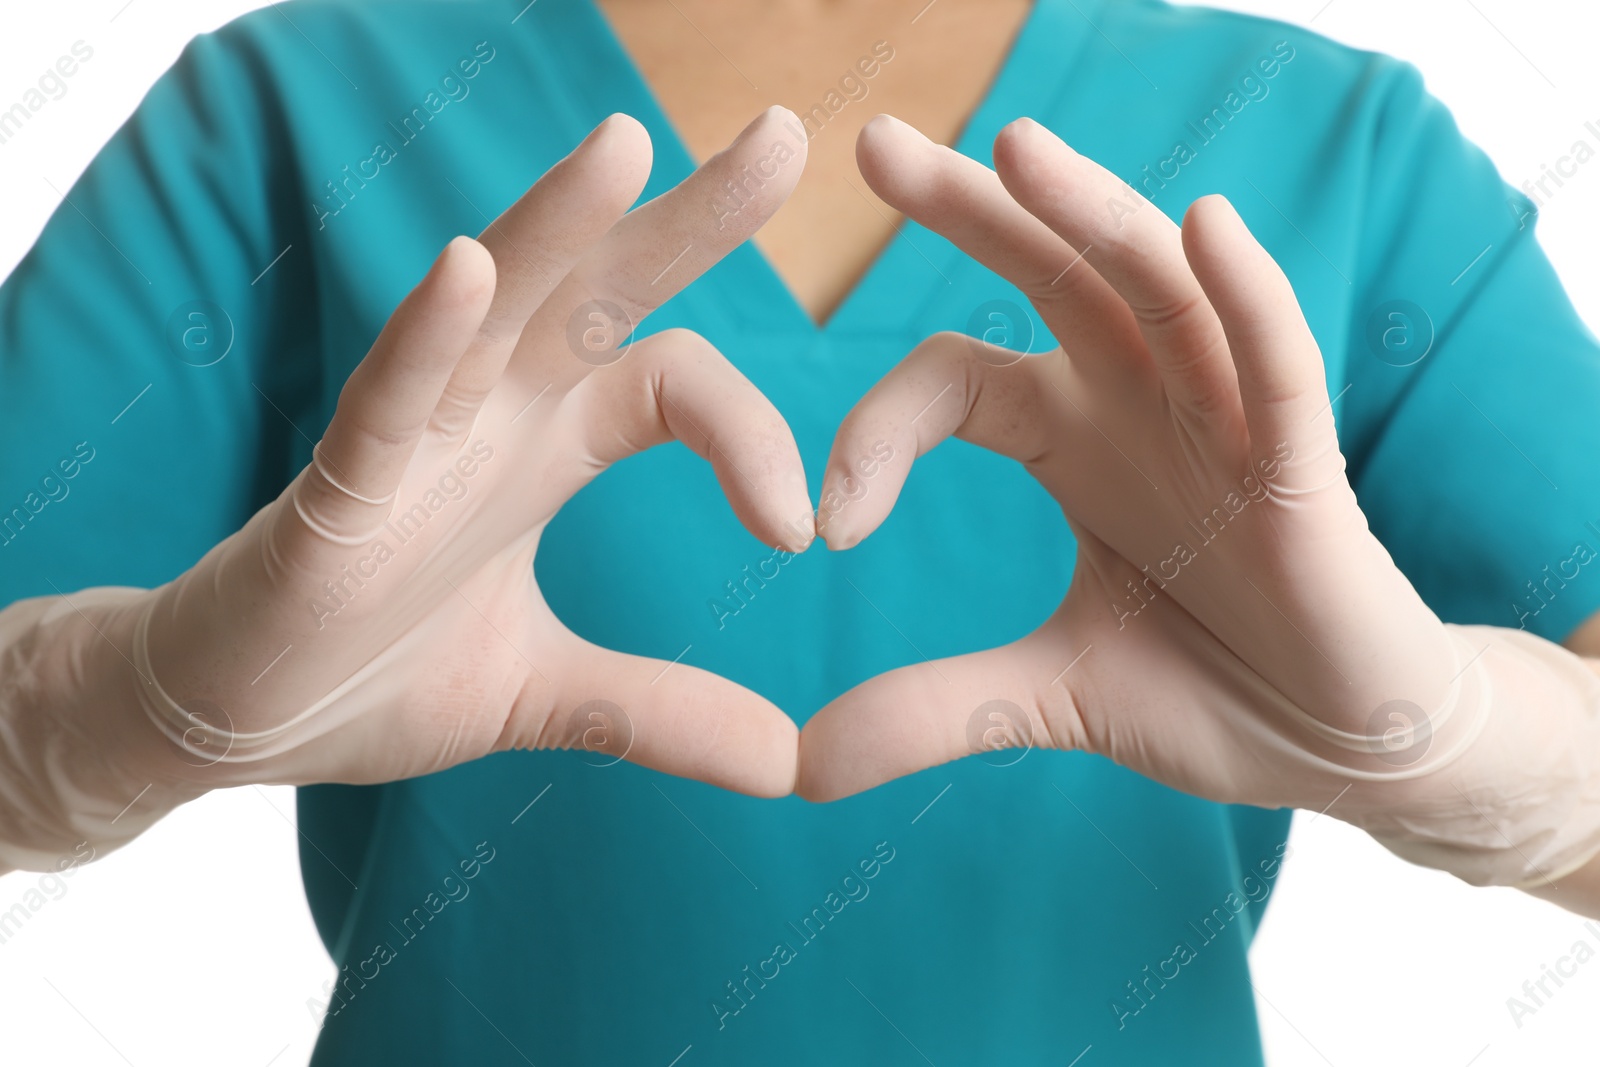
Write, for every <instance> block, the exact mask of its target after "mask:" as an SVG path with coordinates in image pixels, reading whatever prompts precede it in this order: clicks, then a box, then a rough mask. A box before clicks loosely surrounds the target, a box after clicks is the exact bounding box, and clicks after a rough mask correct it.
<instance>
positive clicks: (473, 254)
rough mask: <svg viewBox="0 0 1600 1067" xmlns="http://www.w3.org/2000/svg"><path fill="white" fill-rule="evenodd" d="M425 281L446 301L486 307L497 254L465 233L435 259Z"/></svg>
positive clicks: (491, 289)
mask: <svg viewBox="0 0 1600 1067" xmlns="http://www.w3.org/2000/svg"><path fill="white" fill-rule="evenodd" d="M425 281H426V282H427V284H428V285H429V286H430V287H432V288H433V290H434V292H433V295H434V296H436V297H437V298H438V299H439V300H440V301H442V302H444V303H447V304H450V305H453V306H458V307H475V306H476V305H478V304H482V305H483V306H484V307H485V308H487V307H488V302H489V300H490V299H492V298H493V296H494V287H495V265H494V255H493V254H492V253H490V251H489V250H488V249H487V248H485V247H484V246H483V245H482V244H480V243H478V242H477V241H475V240H473V239H472V238H471V237H467V236H466V235H464V234H463V235H461V236H459V237H455V238H452V239H451V241H450V243H449V244H447V245H445V246H444V249H443V250H442V251H441V252H440V253H439V255H438V258H436V259H435V260H434V261H433V266H432V267H431V268H430V269H429V271H428V275H427V278H426V279H425Z"/></svg>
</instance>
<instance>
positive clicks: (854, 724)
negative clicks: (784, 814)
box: [795, 614, 1083, 801]
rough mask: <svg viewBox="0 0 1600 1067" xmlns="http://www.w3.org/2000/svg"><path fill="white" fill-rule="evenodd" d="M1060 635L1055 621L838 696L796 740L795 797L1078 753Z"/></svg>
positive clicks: (846, 792) (831, 795) (819, 797)
mask: <svg viewBox="0 0 1600 1067" xmlns="http://www.w3.org/2000/svg"><path fill="white" fill-rule="evenodd" d="M1064 629H1065V623H1064V621H1062V620H1061V618H1060V616H1059V614H1058V616H1057V617H1056V618H1053V619H1052V620H1051V621H1050V622H1048V623H1046V624H1045V625H1044V626H1043V627H1041V628H1040V629H1039V630H1036V631H1034V632H1033V633H1032V634H1030V635H1029V636H1027V637H1025V638H1023V639H1022V640H1020V641H1017V642H1014V643H1012V644H1009V645H1002V646H1000V647H999V648H991V649H988V650H986V651H983V652H974V653H970V654H968V655H964V656H955V657H952V658H950V659H941V660H929V661H927V662H925V663H917V664H913V665H911V666H907V667H901V668H899V669H898V670H893V671H888V672H886V673H884V674H880V675H878V676H877V677H876V678H871V679H869V680H867V681H865V682H862V683H861V684H860V685H858V686H856V687H855V688H854V689H851V690H850V691H849V692H847V693H844V694H843V695H842V696H839V697H837V698H836V699H834V700H833V701H832V702H830V703H829V704H828V705H827V706H826V707H824V708H823V709H822V710H821V711H819V712H817V713H816V715H814V716H812V718H811V721H810V722H808V723H806V726H805V729H804V730H802V731H801V732H800V756H799V774H798V776H797V778H796V782H795V792H796V793H798V794H800V795H801V796H803V797H805V798H806V799H807V800H814V801H828V800H838V799H840V798H841V797H847V796H850V795H852V794H854V793H859V792H861V791H863V790H866V789H871V788H873V787H874V786H877V785H881V784H883V783H884V782H888V781H892V780H894V779H896V778H899V777H901V776H903V775H907V774H912V773H915V772H916V771H920V770H923V769H925V768H928V767H935V766H938V765H939V764H941V763H948V762H950V761H951V760H954V759H960V758H961V757H963V756H971V755H980V756H984V757H985V758H988V759H996V760H1005V761H1009V762H1015V761H1016V760H1017V759H1020V758H1022V756H1023V755H1025V754H1026V751H1027V750H1028V749H1032V748H1056V749H1072V748H1081V747H1083V744H1082V738H1083V729H1082V726H1081V725H1080V723H1079V720H1078V714H1077V709H1076V707H1075V704H1074V701H1073V699H1072V696H1071V694H1070V693H1069V692H1068V690H1067V689H1066V687H1065V686H1063V685H1061V684H1059V683H1060V680H1061V676H1062V675H1063V674H1064V673H1065V672H1064V671H1063V670H1062V668H1063V667H1064V666H1066V664H1065V663H1062V662H1057V661H1058V660H1061V659H1062V653H1061V649H1063V648H1065V647H1067V645H1066V643H1065V641H1064V635H1063V633H1062V632H1061V631H1063V630H1064ZM1008 750H1010V751H1008Z"/></svg>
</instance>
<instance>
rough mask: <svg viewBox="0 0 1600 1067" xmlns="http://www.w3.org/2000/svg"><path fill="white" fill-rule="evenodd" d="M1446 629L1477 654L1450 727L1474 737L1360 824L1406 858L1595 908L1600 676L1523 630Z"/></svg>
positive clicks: (1599, 884)
mask: <svg viewBox="0 0 1600 1067" xmlns="http://www.w3.org/2000/svg"><path fill="white" fill-rule="evenodd" d="M1452 629H1453V630H1454V631H1455V632H1456V633H1458V634H1459V635H1461V636H1462V637H1464V638H1465V639H1466V643H1467V644H1468V645H1470V646H1471V647H1473V648H1477V649H1479V650H1480V651H1479V652H1478V653H1477V655H1476V656H1475V657H1474V663H1473V670H1472V671H1470V672H1468V673H1466V675H1465V677H1466V678H1471V677H1472V676H1473V675H1477V676H1478V678H1479V682H1478V683H1477V684H1475V685H1473V686H1472V687H1471V688H1469V689H1467V690H1464V692H1463V697H1462V706H1460V707H1458V708H1457V709H1456V713H1455V715H1454V716H1452V719H1451V722H1450V725H1449V727H1448V728H1447V732H1446V733H1443V734H1436V735H1435V736H1434V737H1433V742H1434V744H1435V745H1436V746H1438V747H1439V749H1441V750H1444V749H1449V748H1452V747H1453V746H1452V745H1451V744H1450V741H1451V740H1452V738H1451V737H1450V734H1452V733H1454V732H1456V731H1458V730H1464V731H1468V732H1469V733H1470V735H1471V737H1472V739H1471V743H1470V744H1468V745H1466V746H1465V747H1464V748H1463V749H1461V750H1459V752H1460V754H1459V755H1458V756H1456V757H1454V758H1448V759H1447V760H1446V761H1445V762H1444V763H1443V764H1442V765H1440V766H1439V767H1438V768H1437V769H1436V770H1433V771H1431V772H1430V773H1428V774H1427V775H1426V776H1424V777H1420V778H1412V779H1411V780H1410V781H1409V783H1407V782H1404V781H1397V782H1396V783H1395V785H1396V787H1398V788H1397V789H1396V790H1395V792H1394V794H1393V796H1392V797H1391V798H1390V799H1391V800H1393V801H1394V803H1393V805H1392V806H1390V805H1380V806H1379V807H1378V809H1377V810H1375V811H1369V812H1368V813H1367V817H1366V818H1365V819H1364V820H1362V821H1361V824H1362V825H1364V827H1365V828H1366V829H1367V830H1368V831H1369V832H1371V833H1372V834H1373V836H1374V837H1375V838H1377V839H1378V840H1379V841H1380V842H1381V843H1382V844H1384V845H1385V846H1386V847H1388V848H1389V849H1390V850H1391V851H1393V852H1395V853H1397V854H1398V855H1400V856H1402V857H1403V858H1405V859H1408V860H1410V861H1412V862H1414V863H1419V864H1422V865H1424V866H1429V867H1437V868H1440V869H1442V870H1447V871H1450V872H1452V873H1454V874H1456V875H1457V876H1458V877H1460V878H1462V879H1463V880H1465V881H1467V882H1470V883H1472V884H1474V885H1502V886H1512V887H1516V888H1520V889H1523V890H1525V891H1527V892H1530V893H1533V894H1535V895H1537V896H1540V897H1542V898H1544V899H1548V900H1553V901H1555V902H1557V903H1560V904H1562V905H1563V906H1565V907H1568V908H1571V909H1573V910H1574V911H1580V912H1584V913H1586V914H1600V877H1597V874H1600V861H1597V859H1596V857H1597V854H1600V677H1597V676H1596V673H1595V670H1594V665H1592V664H1589V663H1586V662H1585V661H1584V660H1582V659H1581V658H1580V657H1579V656H1577V655H1574V654H1573V653H1572V652H1570V651H1568V650H1567V649H1564V648H1562V647H1561V646H1559V645H1556V644H1553V643H1551V642H1549V641H1545V640H1543V639H1541V638H1538V637H1535V636H1534V635H1532V634H1529V633H1526V632H1524V631H1520V630H1509V629H1502V628H1496V627H1488V626H1458V627H1452Z"/></svg>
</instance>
